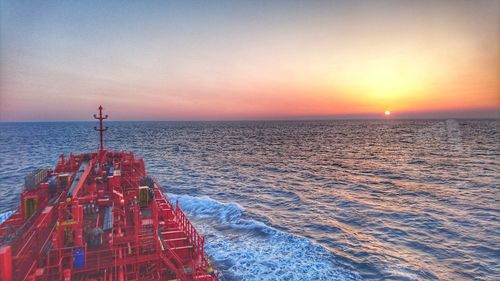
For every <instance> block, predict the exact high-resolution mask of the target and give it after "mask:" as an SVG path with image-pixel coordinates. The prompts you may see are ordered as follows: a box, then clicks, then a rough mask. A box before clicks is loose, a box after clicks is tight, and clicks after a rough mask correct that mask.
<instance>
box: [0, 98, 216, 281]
mask: <svg viewBox="0 0 500 281" xmlns="http://www.w3.org/2000/svg"><path fill="white" fill-rule="evenodd" d="M94 117H95V118H96V119H98V120H99V123H100V124H99V125H100V126H99V128H96V130H97V131H99V133H100V146H99V149H98V150H97V151H95V152H90V153H83V154H78V155H74V154H70V155H69V156H65V155H61V156H60V160H59V161H58V163H57V164H56V166H55V168H54V169H48V168H41V169H37V170H35V171H33V172H32V173H31V174H29V175H28V176H27V177H26V179H25V186H24V191H23V192H22V194H21V203H20V207H19V208H18V209H17V210H16V211H15V212H14V214H13V215H12V216H11V217H10V218H9V219H7V220H6V221H5V222H3V223H2V224H1V225H0V281H13V280H15V281H17V280H30V281H41V280H65V281H70V280H72V281H73V280H95V281H98V280H99V281H112V280H119V281H122V280H123V281H132V280H207V281H209V280H210V281H211V280H219V277H218V275H217V273H216V272H215V271H214V270H213V268H212V266H211V265H210V262H209V259H208V257H207V255H206V254H205V250H204V246H205V240H204V237H202V236H201V235H200V234H199V233H198V232H197V231H196V229H195V228H194V226H193V225H192V224H191V222H190V221H189V220H188V218H187V217H186V215H185V214H184V212H183V211H182V209H181V208H180V207H179V205H178V204H177V203H176V204H173V203H171V202H170V201H169V200H168V198H167V197H166V195H165V194H164V192H163V190H162V187H161V186H160V185H159V183H158V182H157V181H156V180H155V179H154V178H153V177H150V176H148V174H147V173H146V170H145V166H144V161H143V159H141V158H137V157H135V156H134V154H133V153H131V152H118V151H110V150H106V149H105V148H104V145H103V133H104V131H106V129H107V128H104V127H103V120H104V119H106V118H107V115H106V116H103V115H102V107H99V115H94Z"/></svg>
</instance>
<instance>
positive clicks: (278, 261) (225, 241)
mask: <svg viewBox="0 0 500 281" xmlns="http://www.w3.org/2000/svg"><path fill="white" fill-rule="evenodd" d="M168 196H169V198H170V200H172V201H173V203H175V201H179V204H180V205H181V208H182V209H183V210H184V211H185V212H186V213H187V214H188V216H189V218H190V220H191V221H192V222H193V223H194V224H195V226H196V228H197V229H198V230H199V231H200V232H201V233H202V234H203V235H204V236H205V237H206V239H207V240H206V241H207V244H206V251H207V253H208V254H209V255H210V257H211V259H212V260H213V261H214V262H215V265H216V266H217V268H218V269H219V270H221V271H222V273H223V275H224V277H225V279H226V280H263V278H264V279H266V280H287V281H290V280H358V279H360V278H359V275H358V274H357V273H355V272H353V271H352V270H350V269H349V268H347V267H346V266H343V265H341V264H340V263H338V262H337V261H336V257H335V255H334V254H332V253H331V252H330V251H328V250H327V249H325V248H323V247H322V246H320V245H317V244H314V243H313V242H311V241H310V240H308V239H306V238H304V237H300V236H297V235H293V234H291V233H287V232H283V231H280V230H278V229H275V228H273V227H270V226H268V225H266V224H264V223H262V222H259V221H256V220H254V219H251V218H249V216H248V215H247V214H246V213H245V209H244V208H243V207H241V206H240V205H238V204H236V203H229V204H224V203H221V202H218V201H216V200H213V199H211V198H209V197H206V196H204V197H193V196H189V195H175V194H168Z"/></svg>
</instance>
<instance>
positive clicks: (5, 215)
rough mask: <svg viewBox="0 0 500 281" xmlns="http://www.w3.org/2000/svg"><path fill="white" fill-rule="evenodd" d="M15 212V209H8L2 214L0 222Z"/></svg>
mask: <svg viewBox="0 0 500 281" xmlns="http://www.w3.org/2000/svg"><path fill="white" fill-rule="evenodd" d="M13 213H14V211H7V212H5V213H1V214H0V223H3V222H4V221H6V220H7V219H8V218H10V216H11V215H12V214H13Z"/></svg>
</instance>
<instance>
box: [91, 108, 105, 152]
mask: <svg viewBox="0 0 500 281" xmlns="http://www.w3.org/2000/svg"><path fill="white" fill-rule="evenodd" d="M94 118H95V119H98V120H99V129H97V127H94V130H96V131H99V136H100V140H101V146H100V148H99V150H100V151H103V150H104V144H103V141H102V136H103V132H104V131H107V130H108V127H106V128H103V127H102V123H103V122H102V121H103V120H104V119H108V115H107V114H106V115H105V116H102V105H99V116H97V115H96V114H94Z"/></svg>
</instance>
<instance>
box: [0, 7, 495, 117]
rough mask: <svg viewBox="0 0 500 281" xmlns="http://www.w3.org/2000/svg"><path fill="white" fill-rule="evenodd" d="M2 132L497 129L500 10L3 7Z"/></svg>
mask: <svg viewBox="0 0 500 281" xmlns="http://www.w3.org/2000/svg"><path fill="white" fill-rule="evenodd" d="M0 3H1V4H0V11H1V12H0V120H1V121H24V120H28V121H33V120H89V119H90V116H91V114H92V113H94V112H95V110H96V108H97V107H98V106H99V104H102V105H103V106H104V107H105V108H106V110H107V112H108V113H109V114H110V115H112V119H113V120H238V119H295V118H297V119H302V118H373V117H381V118H387V117H384V112H385V111H386V110H390V111H391V112H392V114H391V115H390V118H397V117H401V118H434V117H444V118H447V117H495V116H496V117H498V116H500V114H499V112H500V36H499V34H500V1H498V0H493V1H488V0H477V1H459V0H454V1H437V0H435V1H403V0H400V1H376V0H373V1H241V2H240V1H195V2H191V1H176V2H174V1H26V2H25V1H4V0H1V1H0Z"/></svg>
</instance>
